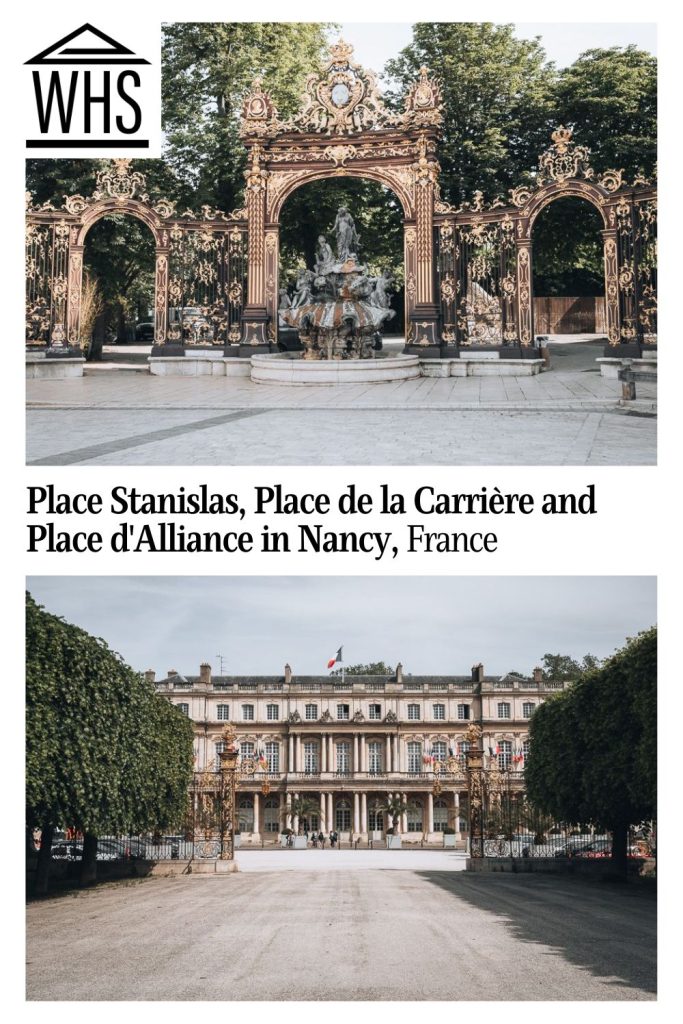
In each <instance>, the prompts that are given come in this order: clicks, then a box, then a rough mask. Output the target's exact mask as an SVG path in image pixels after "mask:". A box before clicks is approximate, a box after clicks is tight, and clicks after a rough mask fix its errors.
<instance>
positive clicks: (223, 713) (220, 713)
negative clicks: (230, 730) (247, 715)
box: [216, 704, 230, 722]
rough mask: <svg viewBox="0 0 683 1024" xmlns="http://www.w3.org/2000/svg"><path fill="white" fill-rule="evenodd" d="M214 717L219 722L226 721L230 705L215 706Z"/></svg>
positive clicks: (228, 717)
mask: <svg viewBox="0 0 683 1024" xmlns="http://www.w3.org/2000/svg"><path fill="white" fill-rule="evenodd" d="M216 718H217V719H218V721H219V722H228V721H229V720H230V705H229V704H219V705H218V707H217V708H216Z"/></svg>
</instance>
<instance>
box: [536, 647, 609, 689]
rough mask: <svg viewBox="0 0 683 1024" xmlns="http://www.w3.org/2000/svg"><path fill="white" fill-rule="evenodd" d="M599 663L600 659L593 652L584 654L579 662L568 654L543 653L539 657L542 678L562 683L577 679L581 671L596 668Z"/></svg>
mask: <svg viewBox="0 0 683 1024" xmlns="http://www.w3.org/2000/svg"><path fill="white" fill-rule="evenodd" d="M599 664H600V659H599V658H596V657H595V655H594V654H584V656H583V660H582V661H581V662H578V661H576V659H575V658H572V657H571V656H570V655H569V654H544V655H543V657H542V658H541V665H542V667H543V678H544V679H551V680H555V681H557V682H562V683H566V682H570V681H571V680H572V679H578V677H579V676H580V675H581V673H582V672H587V671H588V670H589V669H592V668H597V667H598V665H599Z"/></svg>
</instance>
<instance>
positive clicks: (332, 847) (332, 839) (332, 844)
mask: <svg viewBox="0 0 683 1024" xmlns="http://www.w3.org/2000/svg"><path fill="white" fill-rule="evenodd" d="M330 849H332V850H334V832H330Z"/></svg>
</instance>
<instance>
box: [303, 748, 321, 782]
mask: <svg viewBox="0 0 683 1024" xmlns="http://www.w3.org/2000/svg"><path fill="white" fill-rule="evenodd" d="M304 771H305V772H307V773H308V774H309V775H310V774H316V773H317V772H319V771H320V768H319V767H318V744H317V743H315V742H314V741H313V740H307V741H306V743H304Z"/></svg>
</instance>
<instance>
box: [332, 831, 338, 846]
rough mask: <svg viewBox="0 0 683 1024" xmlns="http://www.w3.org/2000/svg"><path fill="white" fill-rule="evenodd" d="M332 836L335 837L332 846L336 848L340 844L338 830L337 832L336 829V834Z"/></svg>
mask: <svg viewBox="0 0 683 1024" xmlns="http://www.w3.org/2000/svg"><path fill="white" fill-rule="evenodd" d="M332 835H333V836H334V843H333V844H332V845H333V846H336V845H337V843H338V841H339V834H338V833H337V830H336V829H335V830H334V832H333V833H332Z"/></svg>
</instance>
